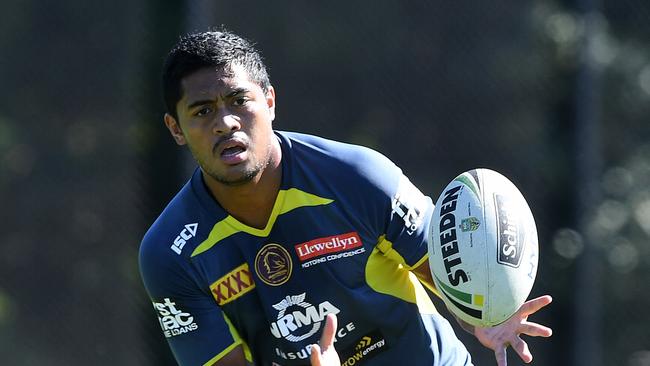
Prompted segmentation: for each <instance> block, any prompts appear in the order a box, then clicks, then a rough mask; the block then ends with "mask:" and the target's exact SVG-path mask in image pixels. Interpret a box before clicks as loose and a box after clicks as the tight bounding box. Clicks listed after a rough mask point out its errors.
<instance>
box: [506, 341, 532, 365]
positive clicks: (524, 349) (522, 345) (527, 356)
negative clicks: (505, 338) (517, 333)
mask: <svg viewBox="0 0 650 366" xmlns="http://www.w3.org/2000/svg"><path fill="white" fill-rule="evenodd" d="M510 345H511V346H512V349H514V350H515V352H517V354H518V355H519V357H520V358H521V359H522V360H523V361H524V362H525V363H529V362H530V361H532V360H533V355H532V354H531V353H530V349H528V343H526V342H525V341H524V340H523V339H521V338H519V337H515V339H514V341H513V342H512V343H511V344H510Z"/></svg>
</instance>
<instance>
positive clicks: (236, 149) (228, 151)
mask: <svg viewBox="0 0 650 366" xmlns="http://www.w3.org/2000/svg"><path fill="white" fill-rule="evenodd" d="M244 151H246V149H244V148H243V147H241V146H233V147H227V148H225V149H223V150H222V151H221V156H222V157H228V156H234V155H237V154H239V153H241V152H244Z"/></svg>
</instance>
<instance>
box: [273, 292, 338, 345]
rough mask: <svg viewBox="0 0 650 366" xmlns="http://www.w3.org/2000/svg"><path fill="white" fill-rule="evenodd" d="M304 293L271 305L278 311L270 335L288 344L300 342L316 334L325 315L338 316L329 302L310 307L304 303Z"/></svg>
mask: <svg viewBox="0 0 650 366" xmlns="http://www.w3.org/2000/svg"><path fill="white" fill-rule="evenodd" d="M306 295H307V294H306V293H304V292H303V293H302V294H300V295H293V296H287V297H285V298H284V299H283V300H282V301H280V302H278V303H277V304H275V305H273V308H274V309H275V310H277V311H278V316H277V320H276V321H274V322H273V323H271V326H270V329H271V334H273V336H274V337H275V338H278V339H280V338H284V339H286V340H288V341H290V342H300V341H302V340H304V339H307V338H309V337H311V336H312V335H314V334H316V332H318V330H319V329H320V327H321V324H323V323H324V320H325V317H326V316H327V314H338V313H339V312H340V310H339V309H338V308H337V307H336V306H334V305H332V304H331V303H330V302H329V301H323V302H321V303H320V304H318V305H312V304H310V303H308V302H306V301H305V297H306Z"/></svg>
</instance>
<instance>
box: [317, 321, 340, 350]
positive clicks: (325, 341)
mask: <svg viewBox="0 0 650 366" xmlns="http://www.w3.org/2000/svg"><path fill="white" fill-rule="evenodd" d="M336 326H337V320H336V315H335V314H327V318H326V319H325V328H324V329H323V334H322V335H321V336H320V345H321V347H323V351H325V350H327V349H328V348H330V347H332V346H333V345H334V336H335V335H336Z"/></svg>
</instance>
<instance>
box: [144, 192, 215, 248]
mask: <svg viewBox="0 0 650 366" xmlns="http://www.w3.org/2000/svg"><path fill="white" fill-rule="evenodd" d="M204 211H205V209H204V208H203V206H202V205H201V202H200V200H199V198H198V197H197V196H196V194H195V192H194V191H193V188H192V181H191V180H190V181H189V182H188V183H187V184H185V186H184V187H183V188H182V189H181V190H180V191H179V192H178V193H177V194H176V196H175V197H174V198H173V199H172V200H171V201H170V202H169V203H168V204H167V206H166V207H165V208H164V209H163V211H162V212H161V213H160V215H159V216H158V218H156V220H155V221H154V222H153V224H151V226H150V227H149V229H148V230H147V232H146V233H145V235H144V237H143V239H142V242H141V244H140V257H141V258H145V259H146V258H157V257H160V256H165V257H169V256H171V257H176V256H179V257H185V256H186V255H185V254H186V252H187V250H188V249H189V248H186V246H188V247H189V246H190V245H191V244H192V242H193V240H192V239H193V238H194V237H196V236H198V234H199V233H200V231H201V230H200V229H199V228H200V227H201V226H205V225H206V224H205V223H204V222H202V220H203V219H202V218H203V217H205V216H206V215H205V214H204ZM201 229H203V228H201Z"/></svg>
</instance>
